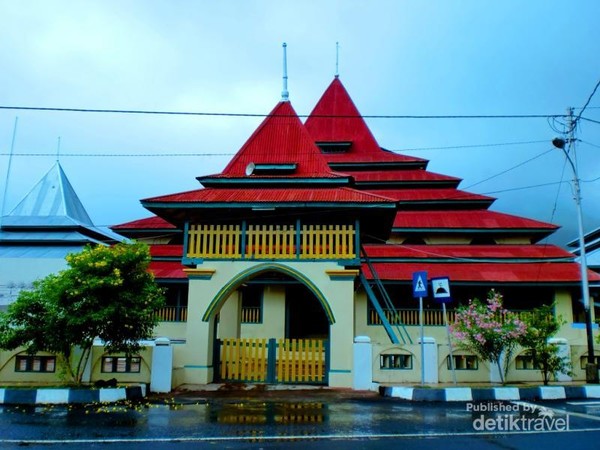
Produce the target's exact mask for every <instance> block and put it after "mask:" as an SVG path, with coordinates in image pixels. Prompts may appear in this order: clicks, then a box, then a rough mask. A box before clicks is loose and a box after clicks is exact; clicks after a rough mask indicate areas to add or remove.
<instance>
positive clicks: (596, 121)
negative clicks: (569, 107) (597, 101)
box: [580, 117, 600, 125]
mask: <svg viewBox="0 0 600 450" xmlns="http://www.w3.org/2000/svg"><path fill="white" fill-rule="evenodd" d="M580 119H581V120H585V121H586V122H592V123H597V124H598V125H600V120H594V119H588V118H587V117H580Z"/></svg>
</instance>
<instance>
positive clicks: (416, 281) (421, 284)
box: [412, 272, 427, 386]
mask: <svg viewBox="0 0 600 450" xmlns="http://www.w3.org/2000/svg"><path fill="white" fill-rule="evenodd" d="M412 285H413V297H419V329H420V334H421V386H423V385H424V384H425V342H424V341H425V332H424V328H423V297H426V296H427V272H414V273H413V279H412Z"/></svg>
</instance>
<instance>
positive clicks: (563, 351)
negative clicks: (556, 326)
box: [548, 338, 573, 381]
mask: <svg viewBox="0 0 600 450" xmlns="http://www.w3.org/2000/svg"><path fill="white" fill-rule="evenodd" d="M548 344H555V345H557V346H558V356H559V357H560V358H564V359H566V360H567V361H571V346H570V345H569V341H567V340H566V339H563V338H553V339H548ZM572 380H573V378H571V377H570V376H569V375H567V374H565V373H562V372H561V373H559V374H557V375H556V381H572Z"/></svg>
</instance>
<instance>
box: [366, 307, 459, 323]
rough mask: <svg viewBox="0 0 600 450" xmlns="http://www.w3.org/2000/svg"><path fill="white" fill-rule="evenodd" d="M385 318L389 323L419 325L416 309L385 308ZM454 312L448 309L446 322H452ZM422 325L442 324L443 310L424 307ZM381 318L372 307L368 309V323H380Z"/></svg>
mask: <svg viewBox="0 0 600 450" xmlns="http://www.w3.org/2000/svg"><path fill="white" fill-rule="evenodd" d="M383 312H384V314H385V318H386V319H387V320H388V322H389V323H390V324H391V325H402V324H403V325H419V310H418V309H397V310H396V311H391V310H389V309H385V310H384V311H383ZM454 317H455V313H454V311H453V310H448V322H449V323H452V322H454ZM423 322H424V325H429V326H439V325H444V312H443V310H441V309H424V310H423ZM381 323H382V322H381V318H380V317H379V315H378V314H377V311H375V310H374V309H371V310H369V325H381Z"/></svg>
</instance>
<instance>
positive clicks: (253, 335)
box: [205, 264, 334, 384]
mask: <svg viewBox="0 0 600 450" xmlns="http://www.w3.org/2000/svg"><path fill="white" fill-rule="evenodd" d="M261 266H262V267H259V268H256V267H255V268H252V269H250V270H247V271H245V272H243V273H240V274H238V276H236V277H234V280H235V282H233V280H232V283H228V285H227V286H225V287H224V288H223V289H222V290H221V292H220V293H219V294H218V295H217V297H216V298H215V299H214V300H213V302H212V303H211V305H209V308H208V309H207V311H206V312H207V313H208V312H209V311H212V313H211V315H212V316H214V315H216V314H217V313H222V312H223V311H225V310H228V311H236V310H237V311H239V313H238V314H237V315H236V314H233V315H232V314H231V313H230V314H229V315H228V316H224V314H220V317H219V320H220V323H219V326H220V327H223V329H227V330H233V329H236V330H237V333H236V334H235V335H233V333H230V334H229V335H228V336H227V337H226V336H222V335H221V336H219V337H218V338H217V340H216V343H215V351H214V357H215V358H214V362H213V364H214V367H215V379H216V380H218V381H232V382H267V383H302V384H304V383H311V384H325V383H327V369H328V358H327V356H328V350H327V349H328V342H329V332H330V331H329V330H330V324H331V323H333V321H334V318H333V314H332V313H331V309H330V308H329V305H328V304H327V302H326V300H325V298H324V296H323V295H322V294H321V292H320V291H319V290H318V289H317V288H316V286H314V284H312V283H311V282H310V280H308V279H307V278H306V277H305V276H304V275H303V274H301V273H299V272H296V271H294V270H292V269H290V268H288V267H286V266H283V265H280V264H264V265H261ZM219 296H221V298H219ZM232 305H234V306H233V307H232ZM235 305H237V306H235ZM206 316H207V314H205V317H206ZM209 317H210V315H209ZM225 321H229V322H225ZM231 321H236V322H237V323H235V324H232V322H231ZM232 325H235V326H232Z"/></svg>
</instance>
